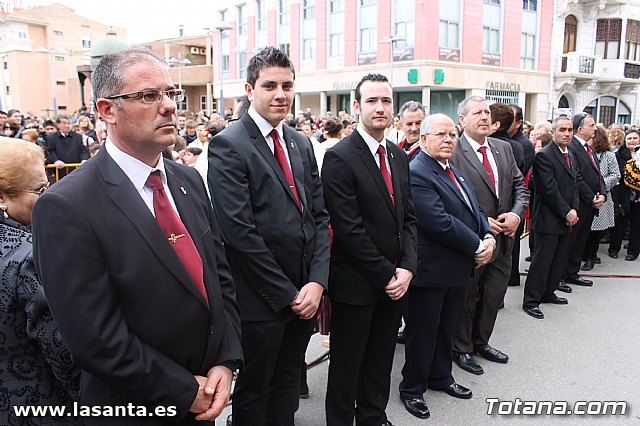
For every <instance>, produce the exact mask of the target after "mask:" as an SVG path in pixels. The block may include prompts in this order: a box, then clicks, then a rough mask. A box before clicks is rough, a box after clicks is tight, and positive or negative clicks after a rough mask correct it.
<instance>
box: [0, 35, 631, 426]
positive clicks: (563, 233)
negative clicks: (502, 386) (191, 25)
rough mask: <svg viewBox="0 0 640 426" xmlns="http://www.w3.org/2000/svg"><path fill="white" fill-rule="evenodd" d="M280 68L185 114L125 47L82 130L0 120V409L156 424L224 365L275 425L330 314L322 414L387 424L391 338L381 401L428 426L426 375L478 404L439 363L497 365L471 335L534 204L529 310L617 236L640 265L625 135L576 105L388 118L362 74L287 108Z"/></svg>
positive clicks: (412, 112) (486, 316) (224, 382)
mask: <svg viewBox="0 0 640 426" xmlns="http://www.w3.org/2000/svg"><path fill="white" fill-rule="evenodd" d="M294 81H295V69H294V67H293V64H292V63H291V61H290V59H289V58H288V57H287V55H286V54H284V53H283V52H282V51H280V50H279V49H276V48H272V47H269V48H266V49H264V50H262V51H260V52H259V53H257V54H256V56H254V57H253V58H252V59H251V60H250V62H249V65H248V67H247V83H246V86H245V87H246V93H247V94H246V96H244V97H241V98H238V99H237V100H236V105H235V108H234V109H233V110H232V109H228V110H225V113H224V114H212V115H211V116H209V117H207V116H206V115H205V114H204V113H203V112H201V113H198V114H182V113H178V111H177V107H176V105H177V103H179V102H180V101H182V99H183V96H184V92H183V91H182V90H181V89H176V88H175V86H174V85H173V83H172V81H171V79H170V77H169V73H168V68H167V65H166V63H165V62H164V61H163V60H162V59H161V58H158V57H157V56H155V55H154V54H153V53H151V52H149V51H147V50H144V49H128V50H124V51H122V52H119V53H115V54H110V55H107V56H105V57H104V58H102V60H101V61H100V63H99V64H98V66H97V67H96V69H95V71H94V73H93V76H92V89H93V93H94V96H95V99H96V102H95V107H96V110H97V113H98V114H97V116H98V117H99V118H98V119H97V120H96V119H95V118H94V117H92V116H91V115H88V114H87V113H86V112H85V111H81V112H79V113H78V114H75V115H74V116H73V117H69V116H63V115H61V116H59V117H57V118H56V121H55V122H53V121H50V120H48V121H40V120H36V119H24V118H23V117H22V116H21V114H20V112H19V111H16V110H11V111H9V112H8V113H7V114H4V113H3V112H1V111H0V122H2V123H3V127H2V128H3V129H4V130H5V131H4V135H2V137H0V210H1V214H0V241H1V242H2V245H1V250H0V259H1V261H2V264H1V265H0V266H1V267H2V270H3V274H2V288H1V289H0V334H1V335H2V336H4V340H5V345H4V346H3V353H4V354H5V355H6V356H3V357H0V423H2V424H32V423H38V421H40V420H42V419H28V418H21V417H16V414H15V412H14V411H13V407H15V406H26V405H59V406H66V407H71V405H72V404H73V402H74V401H75V402H79V403H80V404H82V405H83V406H90V407H102V408H99V409H98V411H97V414H96V411H92V414H93V415H94V417H83V418H73V417H67V416H64V417H54V418H48V419H46V421H51V422H58V423H62V424H65V423H66V424H118V423H116V422H114V421H113V420H114V419H113V418H109V417H100V416H99V414H100V413H101V412H100V410H101V409H104V407H115V406H124V405H127V404H129V405H130V404H134V405H135V406H136V407H142V408H144V409H145V410H148V412H151V413H153V414H154V415H156V417H153V420H150V419H148V418H141V417H138V418H136V414H131V413H130V412H129V413H128V415H129V417H130V418H128V419H127V421H128V422H129V423H131V424H149V422H150V421H151V424H164V422H163V421H162V420H163V419H161V418H160V417H158V413H159V411H158V407H162V408H163V409H165V408H166V407H171V408H172V409H171V410H170V412H171V414H170V415H172V416H173V417H174V418H173V419H172V420H171V423H176V422H178V423H180V424H212V422H213V420H214V419H215V418H216V417H218V416H219V415H220V413H221V412H222V409H223V408H224V407H225V406H226V405H227V404H228V402H229V400H230V396H231V389H232V382H233V378H234V376H236V375H237V378H236V382H235V383H236V384H235V388H234V391H233V403H232V415H231V416H229V417H228V418H227V419H226V424H227V425H228V426H232V425H236V426H245V425H250V426H256V425H257V426H260V425H269V424H274V425H275V424H277V425H293V424H294V416H295V412H296V410H297V409H298V405H299V397H300V393H301V392H300V389H301V380H304V377H306V375H302V374H301V371H303V370H304V369H305V364H304V360H305V353H306V349H307V345H308V343H309V340H310V337H311V335H312V333H313V331H314V327H315V326H316V324H317V323H316V317H317V315H318V312H319V307H320V306H321V305H322V304H326V303H330V305H331V309H330V312H331V318H330V323H331V326H330V329H331V330H330V358H331V363H330V365H329V372H328V384H327V392H326V398H325V412H326V423H327V424H328V425H351V424H353V423H354V421H355V423H356V424H358V425H375V426H380V425H391V424H392V423H391V421H390V420H389V419H388V418H387V414H386V407H387V403H388V400H389V396H390V393H391V389H390V387H391V374H392V371H391V370H392V365H393V358H394V355H395V347H396V344H397V341H398V340H399V338H401V339H402V341H403V342H404V344H405V351H404V353H405V362H404V366H403V368H402V372H401V375H402V378H401V381H400V384H399V388H398V389H397V392H398V393H399V396H400V399H401V400H402V402H403V405H404V407H405V408H406V410H407V411H408V412H409V413H410V414H412V415H413V416H415V417H418V418H422V419H426V418H428V417H429V416H430V411H429V408H428V406H427V403H426V401H425V393H426V392H427V391H428V390H432V391H440V392H444V393H446V394H448V395H450V396H452V397H455V398H461V399H468V398H471V397H472V395H473V392H472V390H471V389H469V388H467V387H466V386H463V385H462V384H459V383H458V382H457V381H456V380H455V379H454V377H453V375H452V363H453V362H455V363H456V364H457V365H458V366H460V368H461V369H462V370H464V371H466V372H468V373H471V374H475V375H480V374H484V369H483V368H482V365H481V362H479V358H482V359H484V360H486V361H489V362H496V363H502V364H504V363H508V362H509V360H510V359H509V356H508V355H507V353H505V351H503V350H500V349H497V348H495V347H493V346H492V345H491V344H490V339H491V336H492V334H493V332H494V325H495V323H496V319H497V316H498V314H499V310H500V309H501V308H502V307H503V305H504V297H505V294H506V291H507V287H508V286H510V285H512V286H518V285H521V274H520V271H519V259H520V251H519V250H520V237H521V235H522V234H523V233H524V231H525V223H526V222H527V219H528V220H529V227H528V228H526V229H527V230H528V232H529V244H530V249H531V254H532V255H531V258H530V259H529V260H530V261H531V264H530V267H529V273H528V275H527V278H526V280H525V283H524V297H523V303H522V307H523V310H524V312H526V314H528V315H530V316H531V317H533V318H536V319H543V318H544V313H543V312H542V310H541V309H540V306H541V305H542V304H545V303H550V304H556V305H566V304H568V300H567V298H564V297H559V296H558V295H557V294H556V291H564V292H568V293H570V292H571V291H572V289H571V285H580V286H592V285H593V282H592V281H589V280H587V279H585V278H583V277H581V276H580V275H579V271H580V270H583V271H588V270H591V269H593V268H594V267H595V266H594V265H596V264H598V263H599V261H600V260H599V258H598V257H597V253H598V248H599V245H600V244H601V241H602V240H603V238H605V237H607V238H609V247H608V254H609V256H610V257H612V258H614V259H616V258H618V256H619V252H620V251H621V250H622V244H623V240H624V237H625V233H626V231H627V227H629V243H628V246H627V254H626V256H625V259H626V260H627V261H634V260H636V258H637V257H638V253H639V251H640V150H639V149H638V148H639V147H640V133H639V132H638V130H637V129H633V128H629V129H625V128H624V126H621V125H613V126H611V127H610V128H609V129H605V128H604V127H602V126H597V125H596V123H595V121H594V119H593V117H591V116H590V115H589V114H587V113H580V114H576V115H575V116H573V117H567V116H560V117H557V118H555V119H554V120H553V121H552V122H546V121H545V122H541V123H536V124H535V125H531V123H528V122H526V121H524V120H523V114H522V109H521V108H520V107H518V106H517V105H513V104H512V105H508V104H503V103H491V102H489V100H487V99H486V98H484V97H481V96H470V97H468V98H466V99H464V100H463V101H462V102H461V103H460V104H459V106H458V120H457V122H454V121H453V120H452V119H451V118H450V117H448V116H446V115H444V114H440V113H437V112H436V111H432V113H431V114H429V115H427V114H425V108H424V107H423V105H422V104H421V103H420V102H418V101H408V102H406V103H404V104H403V105H401V106H400V108H399V114H398V115H397V116H394V114H393V112H394V104H393V88H392V87H391V85H390V84H389V81H388V80H387V78H386V77H385V76H383V75H380V74H367V75H365V76H363V77H362V78H361V80H360V81H359V82H358V84H357V86H356V88H355V102H354V105H353V110H354V112H355V114H356V116H357V117H358V119H357V120H355V119H354V116H352V115H350V114H348V113H347V112H345V111H340V112H339V113H338V114H337V115H336V116H335V117H334V116H333V115H332V114H330V113H327V114H326V116H315V115H313V114H312V111H311V109H310V108H308V109H307V110H306V112H305V111H302V110H300V111H298V113H297V114H296V116H294V115H292V114H291V113H290V108H291V105H292V103H293V99H294V92H295V84H294ZM16 138H17V139H25V140H24V141H20V140H16ZM45 163H46V164H52V165H53V166H52V167H51V168H50V169H49V170H57V175H55V178H54V179H52V175H51V174H49V175H47V173H46V172H45V167H44V165H45ZM70 164H73V168H70V167H69V165H70ZM76 165H79V166H78V169H77V170H75V166H76ZM184 166H187V167H184ZM74 170H75V171H74ZM52 182H55V183H53V184H51V183H52ZM583 262H584V263H583ZM45 295H46V296H45ZM327 311H329V310H323V312H327ZM403 320H404V323H405V327H404V329H403V330H402V331H401V333H399V328H400V327H401V324H402V321H403ZM506 352H508V351H506ZM16 366H17V367H16ZM238 373H239V374H238ZM301 377H302V378H303V379H301ZM136 413H137V411H136ZM163 413H165V412H164V411H163ZM165 414H166V413H165ZM162 415H163V414H160V416H162ZM32 420H33V421H32Z"/></svg>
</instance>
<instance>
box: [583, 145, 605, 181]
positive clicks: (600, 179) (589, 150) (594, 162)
mask: <svg viewBox="0 0 640 426" xmlns="http://www.w3.org/2000/svg"><path fill="white" fill-rule="evenodd" d="M584 146H585V147H586V148H587V154H589V158H591V162H592V163H593V167H595V168H596V170H597V171H598V178H599V179H598V180H599V182H602V175H601V174H600V169H599V168H598V163H596V159H595V158H594V157H593V151H592V150H591V147H590V146H589V144H588V143H587V144H585V145H584Z"/></svg>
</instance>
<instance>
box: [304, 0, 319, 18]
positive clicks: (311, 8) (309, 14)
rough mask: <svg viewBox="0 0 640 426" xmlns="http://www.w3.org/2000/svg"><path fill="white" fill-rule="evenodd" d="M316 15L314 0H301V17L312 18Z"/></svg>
mask: <svg viewBox="0 0 640 426" xmlns="http://www.w3.org/2000/svg"><path fill="white" fill-rule="evenodd" d="M315 17H316V2H315V0H302V19H313V18H315Z"/></svg>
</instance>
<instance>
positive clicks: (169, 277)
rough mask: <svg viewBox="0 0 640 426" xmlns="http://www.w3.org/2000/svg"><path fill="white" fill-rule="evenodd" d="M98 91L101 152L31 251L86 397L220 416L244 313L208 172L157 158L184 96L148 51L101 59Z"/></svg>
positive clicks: (66, 191) (47, 199)
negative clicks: (104, 130) (205, 177)
mask: <svg viewBox="0 0 640 426" xmlns="http://www.w3.org/2000/svg"><path fill="white" fill-rule="evenodd" d="M92 88H93V93H94V96H95V98H96V106H97V109H98V111H99V112H100V115H101V116H102V118H103V119H104V120H105V122H106V123H107V125H108V129H109V138H107V141H106V142H105V144H104V149H101V150H100V151H99V152H98V154H97V155H96V156H95V157H93V158H92V159H91V160H89V161H87V162H86V163H85V164H83V165H82V166H81V167H80V168H79V169H78V170H77V171H75V172H73V173H72V174H70V175H69V176H68V177H66V178H65V179H63V180H61V181H60V182H58V183H56V184H55V185H54V186H52V187H51V189H50V190H48V191H47V192H46V193H45V194H44V195H42V197H40V199H39V200H38V202H37V203H36V205H35V208H34V209H33V231H34V232H33V233H34V260H35V264H36V268H37V270H38V274H39V276H40V277H41V279H42V283H43V285H44V288H45V292H46V295H47V298H48V300H49V303H50V305H51V311H52V313H53V316H54V317H55V319H56V321H57V323H58V325H59V328H60V334H61V335H62V339H63V340H64V342H65V343H66V344H67V346H68V347H69V350H70V351H71V354H72V356H73V360H74V362H75V363H76V364H77V365H78V367H80V368H81V370H82V383H81V391H80V398H81V403H82V405H86V406H96V407H97V408H100V407H105V406H111V407H113V406H122V405H125V406H126V405H127V404H133V406H134V407H135V408H136V410H135V411H136V412H140V411H139V410H138V407H136V406H144V407H143V408H145V407H146V411H147V412H150V413H152V415H153V414H155V416H153V417H151V419H153V420H150V418H148V417H147V418H145V417H128V418H127V419H126V420H119V422H120V423H122V422H124V423H127V424H132V425H137V424H150V423H153V424H155V425H161V424H176V423H179V424H199V425H202V424H209V425H211V424H213V422H209V421H204V420H213V419H215V418H216V417H217V416H218V415H219V414H220V412H221V411H222V409H223V408H224V407H225V405H226V403H227V402H228V400H229V394H230V391H231V383H232V375H233V371H234V370H235V369H236V366H237V364H238V362H239V361H240V360H241V358H242V351H241V347H240V318H239V314H238V305H237V304H236V301H235V289H234V286H233V282H232V279H231V273H230V272H229V267H228V265H227V261H226V260H225V254H224V249H223V247H222V242H221V240H220V234H219V231H218V225H217V223H216V220H215V218H214V215H213V211H212V210H211V204H210V201H209V199H208V197H207V193H206V192H205V189H204V185H203V183H202V179H201V178H200V175H198V172H197V171H196V170H194V169H192V168H189V167H184V166H181V165H178V164H176V163H174V162H172V161H164V160H163V158H162V155H161V153H162V152H163V151H164V149H165V148H166V147H168V146H170V145H173V144H174V143H175V142H176V137H177V132H176V124H177V120H176V116H175V112H176V102H179V101H181V100H182V97H183V96H184V95H183V92H182V91H181V90H178V89H176V88H175V86H174V85H173V83H172V81H171V78H170V77H169V68H168V65H167V64H166V63H165V62H164V61H163V60H162V59H160V58H158V57H157V56H155V55H154V54H152V53H151V52H149V51H147V50H143V49H130V50H125V51H121V52H118V53H115V54H112V55H106V56H104V57H103V58H102V59H101V60H100V63H99V64H98V66H97V67H96V69H95V71H94V72H93V75H92ZM160 411H162V412H163V413H164V414H165V415H167V414H168V415H169V416H171V419H165V418H164V416H163V417H161V416H160V415H158V414H159V413H160ZM167 411H170V413H167ZM83 420H84V421H85V423H86V424H87V425H94V424H107V425H110V424H113V423H114V420H113V418H112V417H90V418H89V417H85V418H84V419H83Z"/></svg>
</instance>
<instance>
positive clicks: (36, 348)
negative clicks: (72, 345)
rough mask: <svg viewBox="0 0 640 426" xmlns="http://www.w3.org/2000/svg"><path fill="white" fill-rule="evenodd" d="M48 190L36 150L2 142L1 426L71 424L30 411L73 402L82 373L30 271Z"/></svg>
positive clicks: (11, 141)
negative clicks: (37, 219)
mask: <svg viewBox="0 0 640 426" xmlns="http://www.w3.org/2000/svg"><path fill="white" fill-rule="evenodd" d="M48 186H49V183H48V181H47V176H46V174H45V171H44V152H43V150H42V148H41V147H40V146H38V145H36V144H32V143H29V142H26V141H23V140H16V139H8V138H4V137H1V138H0V425H22V424H28V425H39V424H50V423H56V424H75V420H74V419H73V418H72V417H66V416H65V417H63V418H51V417H49V416H45V417H42V416H35V415H34V414H33V413H30V414H28V415H21V416H18V415H17V414H16V411H15V410H16V409H27V407H29V406H38V407H43V406H49V405H55V406H67V410H70V408H69V407H71V404H72V402H73V401H74V400H77V399H78V391H79V379H80V372H79V370H78V369H76V368H75V367H74V366H73V364H72V361H71V356H70V354H69V352H68V350H67V348H66V347H65V345H64V343H63V342H62V340H61V337H60V334H59V333H58V327H57V326H56V324H55V322H54V321H53V317H52V316H51V313H50V312H49V307H48V304H47V301H46V299H45V295H44V291H43V289H42V286H41V285H40V282H39V281H38V277H37V275H36V271H35V268H34V266H33V257H32V242H31V229H30V225H31V209H32V208H33V205H34V204H35V202H36V201H37V200H38V197H39V196H40V194H42V192H44V191H45V190H46V189H47V187H48Z"/></svg>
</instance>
